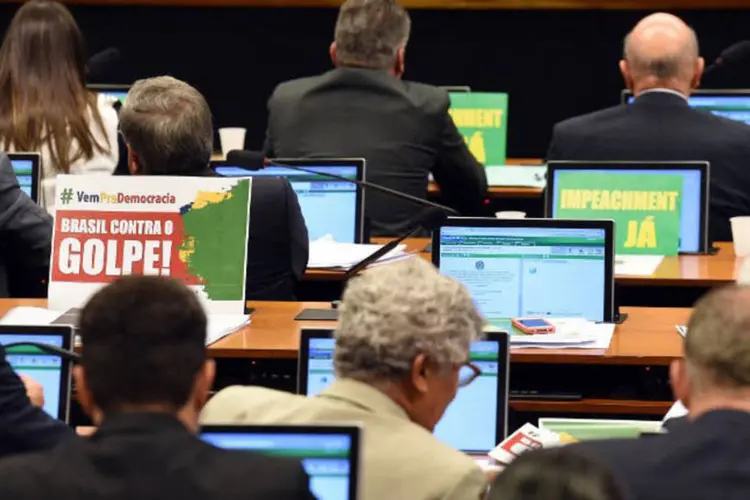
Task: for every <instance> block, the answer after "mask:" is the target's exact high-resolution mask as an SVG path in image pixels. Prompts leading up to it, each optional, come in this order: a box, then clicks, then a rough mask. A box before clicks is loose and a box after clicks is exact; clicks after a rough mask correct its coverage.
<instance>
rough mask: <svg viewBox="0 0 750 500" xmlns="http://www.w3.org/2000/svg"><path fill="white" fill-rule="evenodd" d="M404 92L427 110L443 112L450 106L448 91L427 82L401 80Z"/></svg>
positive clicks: (417, 104) (418, 105)
mask: <svg viewBox="0 0 750 500" xmlns="http://www.w3.org/2000/svg"><path fill="white" fill-rule="evenodd" d="M403 87H404V91H405V92H406V94H407V95H408V96H409V98H410V99H411V100H412V102H413V103H414V104H415V105H416V106H417V107H420V108H422V109H424V110H425V111H427V112H431V113H445V112H447V111H448V107H449V106H450V99H449V98H448V92H446V91H445V89H441V88H440V87H436V86H435V85H430V84H427V83H420V82H412V81H406V80H405V81H403Z"/></svg>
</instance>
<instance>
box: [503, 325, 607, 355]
mask: <svg viewBox="0 0 750 500" xmlns="http://www.w3.org/2000/svg"><path fill="white" fill-rule="evenodd" d="M545 319H546V320H547V321H549V322H550V323H552V324H553V325H555V333H550V334H537V335H524V334H515V335H511V337H510V343H511V346H512V347H536V348H540V349H607V348H608V347H609V344H610V342H611V341H612V335H613V334H614V333H615V325H613V324H611V323H594V322H592V321H587V320H585V319H582V318H545Z"/></svg>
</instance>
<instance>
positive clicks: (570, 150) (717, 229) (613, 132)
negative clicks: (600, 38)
mask: <svg viewBox="0 0 750 500" xmlns="http://www.w3.org/2000/svg"><path fill="white" fill-rule="evenodd" d="M547 159H548V160H581V161H586V160H588V161H605V160H612V161H708V162H710V164H711V189H710V195H711V202H710V215H709V227H710V232H709V234H710V237H711V239H712V240H714V241H731V240H732V232H731V229H730V225H729V218H730V217H734V216H738V215H750V127H748V126H747V125H745V124H744V123H741V122H737V121H733V120H728V119H726V118H722V117H719V116H716V115H713V114H711V113H709V112H706V111H701V110H697V109H692V108H691V107H690V106H689V105H688V103H687V101H686V100H685V99H683V98H681V97H679V96H677V95H674V94H671V93H666V92H649V93H646V94H642V95H641V96H639V97H638V98H637V99H636V100H635V102H633V103H632V104H630V105H621V106H616V107H614V108H609V109H605V110H603V111H598V112H596V113H592V114H589V115H585V116H580V117H577V118H572V119H570V120H567V121H564V122H562V123H559V124H557V125H556V126H555V129H554V132H553V136H552V143H551V145H550V148H549V153H548V155H547Z"/></svg>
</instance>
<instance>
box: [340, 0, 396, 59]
mask: <svg viewBox="0 0 750 500" xmlns="http://www.w3.org/2000/svg"><path fill="white" fill-rule="evenodd" d="M410 30H411V20H410V18H409V14H408V13H407V12H406V10H405V9H404V8H403V7H402V6H401V5H399V4H398V2H396V1H394V0H347V2H346V3H344V5H342V6H341V9H340V10H339V17H338V19H337V21H336V30H335V34H334V40H335V42H336V57H337V58H338V60H339V62H340V63H341V65H343V66H365V67H372V68H378V69H385V68H388V67H390V66H391V65H393V62H394V60H395V58H396V53H397V52H398V51H399V49H401V48H403V47H405V46H406V42H408V41H409V31H410Z"/></svg>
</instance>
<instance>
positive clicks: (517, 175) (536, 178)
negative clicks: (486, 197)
mask: <svg viewBox="0 0 750 500" xmlns="http://www.w3.org/2000/svg"><path fill="white" fill-rule="evenodd" d="M484 171H485V172H486V174H487V185H488V186H502V187H536V188H543V187H545V186H546V185H547V178H546V174H547V166H546V165H541V166H539V165H534V166H531V165H523V166H521V165H510V166H508V165H502V166H487V167H485V169H484Z"/></svg>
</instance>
